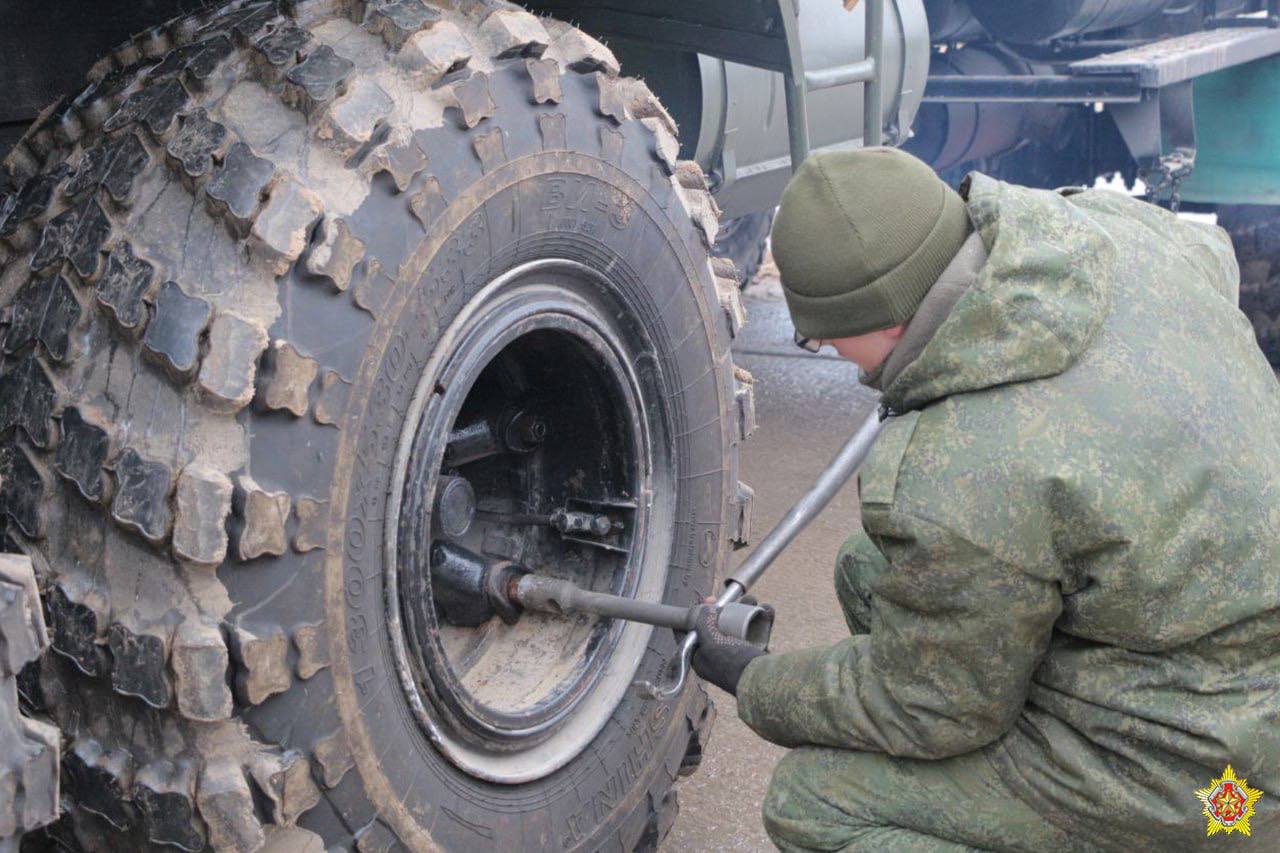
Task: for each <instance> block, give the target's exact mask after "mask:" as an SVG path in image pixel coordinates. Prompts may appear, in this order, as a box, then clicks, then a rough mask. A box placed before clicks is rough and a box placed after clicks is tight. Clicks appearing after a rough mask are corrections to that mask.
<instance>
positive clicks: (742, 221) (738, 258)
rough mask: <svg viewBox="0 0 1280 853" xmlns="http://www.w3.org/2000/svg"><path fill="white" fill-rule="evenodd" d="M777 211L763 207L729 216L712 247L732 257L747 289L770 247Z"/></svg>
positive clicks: (741, 280) (743, 285) (729, 257)
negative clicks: (733, 217) (774, 215)
mask: <svg viewBox="0 0 1280 853" xmlns="http://www.w3.org/2000/svg"><path fill="white" fill-rule="evenodd" d="M773 214H774V211H773V210H772V209H770V210H761V211H757V212H756V213H748V214H747V215H746V216H739V217H738V218H737V219H729V220H726V221H725V222H724V223H722V224H721V226H720V233H719V234H718V235H717V236H716V244H715V247H714V249H713V251H714V252H715V253H716V254H717V255H719V256H720V257H722V258H728V259H729V260H731V261H733V265H734V268H735V269H737V271H738V281H739V282H740V283H741V285H742V288H743V289H744V290H745V289H746V287H747V285H749V284H751V282H752V280H753V279H755V277H756V273H757V272H758V271H759V270H760V264H761V263H763V262H764V255H765V252H767V251H768V249H769V232H770V231H772V230H773Z"/></svg>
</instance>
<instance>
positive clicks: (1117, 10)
mask: <svg viewBox="0 0 1280 853" xmlns="http://www.w3.org/2000/svg"><path fill="white" fill-rule="evenodd" d="M969 3H970V5H971V6H972V7H973V13H974V15H976V16H977V18H978V20H979V21H981V22H982V25H983V26H984V27H986V29H987V31H988V32H990V33H991V34H992V35H994V36H995V37H996V38H998V39H1004V40H1007V41H1011V42H1017V43H1020V44H1033V43H1036V42H1043V41H1049V40H1050V39H1056V38H1062V37H1064V36H1074V35H1079V34H1081V33H1092V32H1097V31H1099V30H1111V29H1115V28H1116V27H1127V26H1130V25H1131V24H1136V23H1138V22H1139V21H1141V20H1142V19H1144V18H1147V17H1149V16H1151V15H1154V14H1155V13H1157V12H1160V11H1162V10H1163V9H1165V8H1167V7H1170V6H1177V5H1183V4H1184V3H1185V0H969Z"/></svg>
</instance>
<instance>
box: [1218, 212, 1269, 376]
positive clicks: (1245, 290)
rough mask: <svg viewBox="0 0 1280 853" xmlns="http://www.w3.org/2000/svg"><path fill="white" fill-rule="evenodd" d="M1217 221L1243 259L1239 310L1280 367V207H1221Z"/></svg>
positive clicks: (1237, 256) (1240, 260)
mask: <svg viewBox="0 0 1280 853" xmlns="http://www.w3.org/2000/svg"><path fill="white" fill-rule="evenodd" d="M1218 224H1219V225H1221V226H1222V227H1223V228H1225V229H1226V230H1227V233H1228V234H1230V235H1231V242H1232V243H1234V244H1235V247H1236V260H1237V261H1239V262H1240V310H1241V311H1243V312H1244V313H1245V315H1246V316H1248V318H1249V320H1250V321H1251V322H1252V323H1253V329H1254V332H1255V333H1256V334H1257V336H1258V346H1260V347H1262V352H1263V353H1264V354H1265V355H1266V356H1267V359H1268V360H1269V361H1270V362H1271V364H1272V365H1273V366H1275V367H1277V368H1280V207H1268V206H1265V205H1240V206H1231V207H1220V208H1219V209H1218Z"/></svg>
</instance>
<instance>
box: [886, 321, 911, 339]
mask: <svg viewBox="0 0 1280 853" xmlns="http://www.w3.org/2000/svg"><path fill="white" fill-rule="evenodd" d="M884 333H885V335H887V336H888V337H889V338H891V339H892V340H895V341H896V340H898V339H900V338H901V337H902V336H903V335H905V334H906V333H907V324H906V323H902V324H901V325H898V326H891V327H889V328H888V329H885V330H884Z"/></svg>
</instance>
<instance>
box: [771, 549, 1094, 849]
mask: <svg viewBox="0 0 1280 853" xmlns="http://www.w3.org/2000/svg"><path fill="white" fill-rule="evenodd" d="M885 568H886V565H885V562H884V557H883V556H881V554H880V552H879V550H877V549H876V548H875V546H874V545H872V543H871V541H870V540H869V539H867V537H866V535H865V534H861V533H859V534H857V535H855V536H852V537H850V538H849V540H848V541H846V542H845V544H844V547H842V548H841V549H840V556H839V558H838V559H837V561H836V592H837V594H838V595H839V598H840V605H841V607H842V608H843V610H844V615H845V620H846V621H847V622H848V623H849V630H850V631H851V632H853V633H854V634H864V633H867V632H868V630H869V629H868V627H867V625H868V617H869V614H870V601H871V593H870V591H869V587H870V585H871V583H872V582H873V581H874V580H875V578H876V577H877V576H879V574H880V573H881V572H883V571H884V570H885ZM763 810H764V823H765V829H767V830H768V832H769V837H770V838H771V839H773V842H774V844H776V845H778V848H779V849H780V850H783V851H788V853H790V851H800V850H842V851H891V853H897V851H908V852H909V853H925V851H928V853H935V851H948V853H950V851H961V850H974V849H979V850H1017V851H1046V850H1051V851H1054V853H1074V851H1089V850H1094V849H1096V848H1092V847H1088V846H1084V844H1083V842H1081V841H1080V840H1079V839H1077V838H1075V837H1073V836H1072V835H1070V834H1068V833H1066V832H1064V831H1063V830H1061V829H1059V828H1058V827H1057V826H1055V825H1054V824H1052V823H1050V822H1049V821H1048V820H1046V819H1045V818H1044V817H1043V816H1041V815H1040V814H1038V813H1037V812H1036V811H1034V810H1033V809H1032V808H1031V807H1030V806H1028V805H1026V804H1025V803H1023V802H1022V800H1020V799H1018V798H1017V797H1016V796H1014V794H1013V792H1012V791H1011V790H1010V789H1009V788H1008V786H1007V785H1006V784H1005V783H1004V781H1003V780H1002V779H1001V777H1000V775H999V774H998V773H997V772H996V769H995V767H994V765H992V763H991V761H990V759H989V758H988V756H987V750H986V749H984V750H978V751H976V752H971V753H968V754H965V755H959V756H956V757H954V758H947V759H943V760H941V761H920V760H914V759H907V758H894V757H893V756H889V755H883V754H880V753H871V752H855V751H852V750H841V749H827V748H822V747H803V748H800V749H794V750H792V751H791V752H790V753H788V754H787V756H786V757H785V758H783V759H782V761H781V762H780V763H779V764H778V767H777V769H776V770H775V771H774V774H773V779H772V781H771V782H770V784H769V793H768V795H767V796H766V798H765V802H764V809H763Z"/></svg>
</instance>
